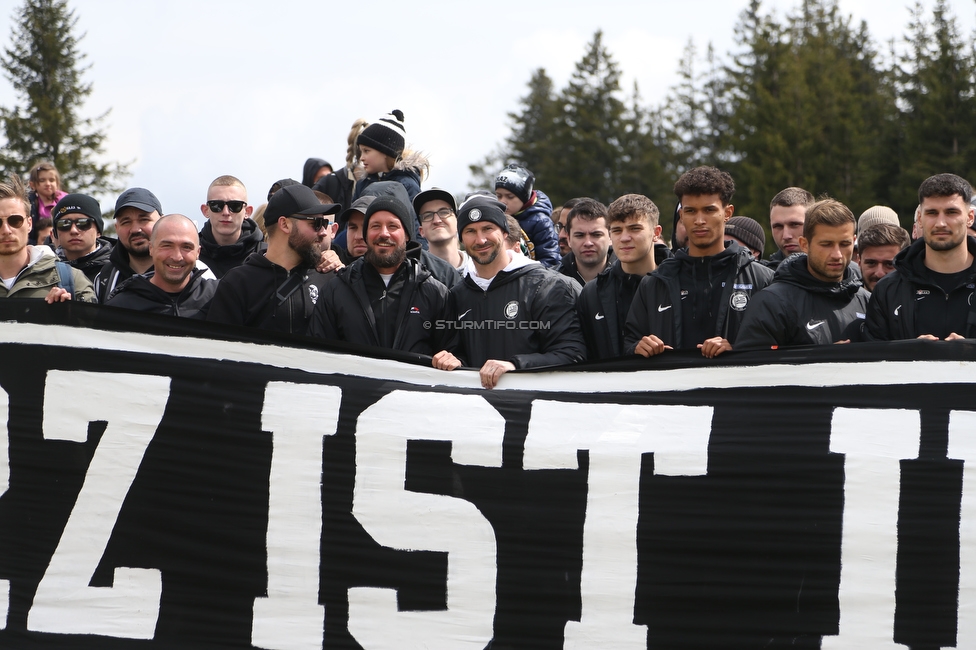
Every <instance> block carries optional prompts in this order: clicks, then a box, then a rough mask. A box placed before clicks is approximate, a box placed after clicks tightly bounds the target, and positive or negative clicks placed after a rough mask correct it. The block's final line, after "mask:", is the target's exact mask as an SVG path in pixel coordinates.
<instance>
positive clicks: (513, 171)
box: [495, 164, 562, 268]
mask: <svg viewBox="0 0 976 650" xmlns="http://www.w3.org/2000/svg"><path fill="white" fill-rule="evenodd" d="M533 185H535V175H534V174H533V173H532V172H530V171H529V170H528V169H526V168H525V167H521V166H519V165H514V164H513V165H509V166H508V167H506V168H505V169H503V170H501V171H500V172H499V173H498V176H497V177H495V196H496V198H497V199H498V200H499V201H501V202H502V203H504V204H505V208H506V209H505V214H509V215H511V216H513V217H515V218H516V219H517V220H518V222H519V226H521V227H522V230H523V231H524V232H525V234H526V235H528V237H529V243H530V247H529V257H530V258H532V259H534V260H536V261H537V262H539V263H540V264H542V265H543V266H546V267H548V268H556V267H557V266H559V264H560V262H562V257H561V256H560V255H559V238H558V237H557V236H556V231H555V229H554V228H553V225H552V217H551V215H552V202H551V201H549V197H548V196H546V195H545V194H543V193H542V191H541V190H536V189H535V188H534V187H533Z"/></svg>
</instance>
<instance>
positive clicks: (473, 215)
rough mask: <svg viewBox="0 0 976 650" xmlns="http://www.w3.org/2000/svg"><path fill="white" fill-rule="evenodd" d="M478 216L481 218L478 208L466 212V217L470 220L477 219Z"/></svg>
mask: <svg viewBox="0 0 976 650" xmlns="http://www.w3.org/2000/svg"><path fill="white" fill-rule="evenodd" d="M480 218H481V210H479V209H478V208H475V209H473V210H472V211H471V212H469V213H468V219H469V220H470V221H477V220H478V219H480Z"/></svg>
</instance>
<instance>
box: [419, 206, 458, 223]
mask: <svg viewBox="0 0 976 650" xmlns="http://www.w3.org/2000/svg"><path fill="white" fill-rule="evenodd" d="M452 216H454V210H452V209H450V208H441V209H440V210H438V211H437V212H421V213H420V221H421V222H422V223H427V222H429V221H433V220H434V217H440V219H441V221H446V220H447V218H448V217H452Z"/></svg>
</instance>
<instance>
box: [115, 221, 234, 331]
mask: <svg viewBox="0 0 976 650" xmlns="http://www.w3.org/2000/svg"><path fill="white" fill-rule="evenodd" d="M149 254H150V256H151V257H152V261H153V270H152V271H151V272H149V273H147V274H146V275H133V276H132V277H131V278H129V279H128V280H126V281H125V282H123V283H122V284H121V285H120V286H119V287H118V289H116V291H115V293H114V294H113V296H112V297H111V298H110V299H109V300H108V302H107V303H105V304H106V305H108V306H110V307H122V308H125V309H135V310H137V311H147V312H150V313H153V314H169V315H170V316H182V317H184V318H197V319H201V320H203V319H206V317H207V310H208V309H209V308H210V301H211V299H212V298H213V295H214V292H216V291H217V280H215V279H213V276H212V275H211V274H210V273H209V272H208V271H207V269H205V268H196V263H197V259H198V258H199V257H200V238H199V235H198V234H197V228H196V224H194V223H193V221H191V220H190V219H189V218H187V217H185V216H183V215H182V214H168V215H166V216H165V217H161V218H160V219H159V220H158V221H157V222H156V223H155V225H154V226H153V229H152V235H151V236H150V239H149Z"/></svg>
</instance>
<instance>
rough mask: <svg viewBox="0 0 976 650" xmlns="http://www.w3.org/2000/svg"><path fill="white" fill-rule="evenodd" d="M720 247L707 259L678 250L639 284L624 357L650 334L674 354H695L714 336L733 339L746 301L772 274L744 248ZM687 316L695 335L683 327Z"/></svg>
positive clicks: (767, 281) (728, 339)
mask: <svg viewBox="0 0 976 650" xmlns="http://www.w3.org/2000/svg"><path fill="white" fill-rule="evenodd" d="M725 246H726V248H725V250H724V251H722V252H721V253H719V254H718V255H711V256H708V257H692V256H691V255H689V254H688V251H687V249H681V250H679V251H678V252H677V253H675V255H674V257H672V258H670V259H667V260H665V261H664V263H663V264H661V265H660V266H659V267H658V268H657V270H656V271H654V272H653V273H651V274H650V275H648V276H646V277H644V279H643V280H641V283H640V286H639V287H638V289H637V295H635V296H634V302H633V303H632V304H631V307H630V313H629V314H628V316H627V323H626V325H625V328H624V349H625V353H626V354H632V353H633V352H634V348H636V347H637V344H638V343H639V342H640V340H641V339H642V338H643V337H645V336H648V335H650V334H653V335H655V336H657V337H658V338H660V339H661V340H662V341H664V344H665V345H670V346H671V347H673V348H675V349H695V348H696V346H697V345H698V344H699V343H701V342H702V341H704V340H706V339H708V338H712V337H715V336H721V337H722V338H724V339H726V340H727V341H730V342H731V341H733V340H735V337H736V335H737V334H738V332H739V325H740V324H741V322H742V318H743V316H744V314H745V310H746V307H747V306H748V304H749V301H750V300H751V299H752V298H753V296H755V294H756V293H758V292H759V291H760V290H762V289H763V288H764V287H765V286H766V285H768V284H769V283H770V282H771V281H772V279H773V272H772V271H770V270H769V269H767V268H766V267H765V266H763V265H762V264H760V263H759V262H755V261H753V259H752V253H750V252H749V250H748V249H747V248H744V247H742V246H739V245H738V244H736V243H735V242H728V243H726V245H725ZM686 301H690V302H688V303H687V305H686V304H684V303H685V302H686ZM686 311H692V312H694V313H695V314H698V315H700V316H701V318H699V319H698V320H699V322H698V328H697V329H698V331H699V332H700V335H693V334H691V331H692V328H691V326H689V325H686V324H685V323H684V322H683V321H684V320H685V312H686ZM698 338H701V340H694V339H698Z"/></svg>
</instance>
